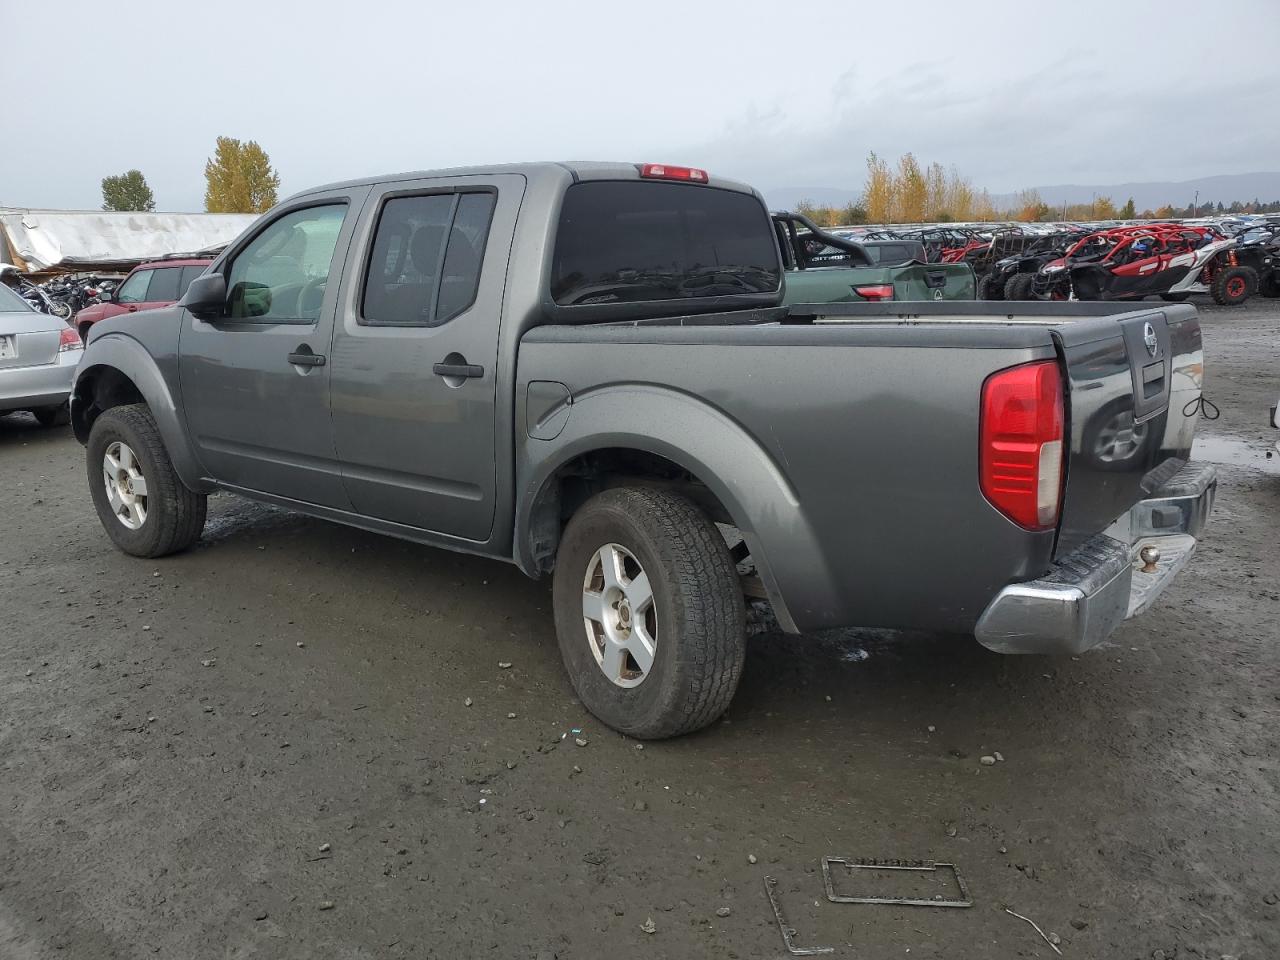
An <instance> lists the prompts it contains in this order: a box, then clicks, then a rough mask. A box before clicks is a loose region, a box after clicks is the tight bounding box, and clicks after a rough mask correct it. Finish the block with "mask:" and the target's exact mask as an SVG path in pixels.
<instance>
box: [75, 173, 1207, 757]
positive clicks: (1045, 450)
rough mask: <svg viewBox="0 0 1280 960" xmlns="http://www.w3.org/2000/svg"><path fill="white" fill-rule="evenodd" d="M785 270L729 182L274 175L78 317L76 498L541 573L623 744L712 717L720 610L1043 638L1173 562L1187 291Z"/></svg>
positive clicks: (721, 690)
mask: <svg viewBox="0 0 1280 960" xmlns="http://www.w3.org/2000/svg"><path fill="white" fill-rule="evenodd" d="M783 274H784V271H783V267H782V262H781V257H780V252H779V249H778V245H777V237H776V234H775V232H774V229H773V224H772V222H771V221H770V218H769V215H768V212H767V210H766V209H765V207H764V205H763V203H762V201H761V199H760V197H759V195H758V194H756V193H755V192H753V191H751V190H750V189H749V188H746V187H743V186H741V185H738V184H734V183H729V182H725V181H720V180H718V179H713V178H709V177H707V175H706V174H705V173H703V172H702V171H696V170H688V169H684V168H671V167H656V168H654V167H650V166H644V167H641V166H636V165H626V164H536V165H520V166H511V167H501V168H483V169H481V168H475V169H464V170H449V171H440V172H432V173H421V174H409V175H403V176H399V177H387V178H378V179H373V180H365V181H356V182H351V183H345V184H338V185H336V186H330V187H324V188H321V189H318V190H314V191H309V192H306V193H303V194H300V195H298V196H296V197H294V198H292V199H290V200H288V201H286V202H285V203H283V204H281V205H280V206H279V207H277V208H276V209H275V210H273V211H271V212H270V213H268V214H266V215H264V217H263V218H262V219H261V220H260V221H259V222H258V223H257V224H255V226H254V227H252V228H251V229H250V230H249V231H247V232H246V233H245V235H244V236H242V237H241V238H239V239H238V240H237V241H236V242H235V243H233V244H231V245H230V246H229V247H228V248H227V250H226V251H225V252H224V253H223V254H222V255H221V256H220V257H219V258H218V260H216V261H215V262H214V263H213V264H212V265H211V266H210V267H209V270H208V272H207V273H206V274H205V275H204V276H202V277H200V278H198V279H197V280H195V281H194V282H193V283H192V285H191V287H190V289H189V290H188V292H187V295H186V297H185V298H184V300H183V301H182V302H181V303H180V304H178V305H177V306H175V307H172V308H167V309H161V310H155V311H149V312H146V313H141V314H137V315H135V316H133V317H130V318H129V320H128V322H127V323H124V322H120V321H116V320H108V321H103V322H102V323H99V324H97V325H95V328H94V331H93V333H92V335H91V338H90V342H89V344H88V346H87V349H86V355H85V358H84V361H83V363H82V364H81V367H80V373H79V375H78V378H77V380H76V385H75V390H74V394H73V399H72V421H73V425H74V428H75V430H76V435H77V437H78V438H79V439H80V440H81V441H82V442H83V443H85V444H86V446H87V471H88V478H89V484H90V491H91V494H92V496H93V499H94V503H95V506H96V508H97V510H98V513H99V516H100V518H101V520H102V522H103V524H104V527H105V529H106V530H107V532H108V533H109V535H110V536H111V538H112V539H113V540H114V541H115V542H116V544H117V545H118V546H120V547H121V548H122V549H123V550H125V551H127V552H129V553H133V554H137V555H143V556H159V555H162V554H165V553H170V552H174V551H176V550H180V549H183V548H184V547H186V546H189V545H190V544H191V543H193V542H194V541H195V540H196V539H197V538H198V537H199V534H200V530H201V527H202V525H203V522H204V511H205V496H206V495H207V494H208V493H210V492H212V491H214V490H217V489H226V490H231V491H235V492H238V493H242V494H245V495H247V496H251V497H255V498H258V499H261V500H265V501H269V502H273V503H277V504H282V505H284V506H287V507H291V508H293V509H297V510H300V511H303V512H306V513H309V514H312V515H314V516H319V517H324V518H328V519H332V520H336V521H339V522H343V523H348V524H352V525H355V526H359V527H363V528H366V529H369V530H375V531H379V532H383V533H387V534H391V535H395V536H399V537H404V538H407V539H411V540H415V541H418V542H422V543H426V544H431V545H434V546H439V547H444V548H447V549H453V550H461V551H466V552H471V553H478V554H484V555H488V556H493V557H497V558H501V559H506V560H509V561H511V562H514V563H516V564H517V565H518V566H519V567H520V568H521V569H522V570H523V571H524V572H526V573H527V574H529V575H531V576H541V575H547V574H550V575H551V576H552V577H553V588H552V589H553V607H554V613H555V622H556V630H557V634H558V637H559V642H560V648H561V653H562V656H563V658H564V661H565V664H566V667H567V669H568V672H569V675H570V678H571V680H572V682H573V685H574V687H575V689H576V691H577V692H578V694H579V696H580V697H581V698H582V700H583V702H584V704H585V705H586V706H587V707H588V708H589V709H590V710H592V711H593V712H594V713H595V714H596V715H597V716H598V717H600V719H601V720H603V721H604V722H605V723H607V724H609V725H611V726H613V727H615V728H616V729H618V730H621V731H624V732H626V733H629V734H632V735H635V736H640V737H662V736H671V735H674V734H678V733H682V732H686V731H689V730H693V729H696V728H698V727H700V726H703V725H705V724H707V723H709V722H711V721H712V720H713V719H715V717H717V716H718V715H719V714H720V713H722V712H723V711H724V709H725V708H726V707H727V705H728V703H729V700H730V698H731V697H732V695H733V691H734V689H735V687H736V684H737V681H738V677H739V674H740V672H741V667H742V662H743V657H744V651H745V643H744V626H745V601H744V596H748V595H749V596H764V597H767V598H768V600H769V602H770V603H771V605H772V608H773V610H774V611H775V613H776V616H777V619H778V621H779V623H780V624H781V625H782V627H783V628H784V629H786V630H788V631H797V632H799V631H809V630H815V629H820V628H825V627H837V626H844V625H876V626H887V627H914V628H924V629H938V630H947V631H970V632H973V633H974V634H975V635H976V636H977V638H978V640H979V641H980V642H982V643H984V644H985V645H987V646H988V647H991V648H992V649H995V650H1001V651H1006V652H1022V653H1069V652H1072V653H1073V652H1078V651H1081V650H1084V649H1086V648H1088V647H1090V646H1092V645H1094V644H1097V643H1099V642H1101V641H1102V640H1103V639H1105V638H1106V637H1107V636H1108V635H1109V634H1110V633H1111V632H1112V631H1113V630H1114V629H1115V627H1116V626H1117V625H1118V624H1119V623H1120V621H1121V620H1122V619H1124V618H1125V617H1126V616H1128V615H1131V614H1135V613H1138V612H1141V610H1142V609H1145V607H1146V606H1147V605H1148V604H1149V603H1150V602H1151V600H1152V599H1153V598H1154V596H1155V595H1156V594H1157V593H1158V592H1159V590H1160V589H1161V588H1162V587H1163V586H1164V585H1165V584H1166V583H1167V582H1168V580H1169V578H1170V577H1171V576H1172V575H1173V573H1175V572H1176V570H1177V569H1178V568H1180V566H1181V565H1182V564H1183V563H1185V562H1186V559H1187V557H1188V556H1189V555H1190V552H1191V549H1192V547H1193V546H1194V542H1195V539H1194V538H1195V537H1196V535H1197V534H1198V533H1199V531H1200V528H1201V526H1202V525H1203V523H1204V520H1205V517H1206V515H1207V513H1208V510H1209V507H1210V505H1211V502H1212V496H1213V492H1214V487H1215V481H1214V475H1213V472H1212V468H1210V467H1199V466H1196V465H1194V464H1191V463H1189V455H1190V450H1191V442H1192V437H1193V433H1194V428H1195V422H1194V420H1193V419H1192V418H1191V416H1190V413H1189V411H1190V410H1192V409H1193V408H1194V406H1195V404H1194V403H1193V401H1194V400H1195V399H1196V398H1197V397H1198V396H1199V393H1200V389H1201V380H1202V375H1203V374H1202V369H1203V368H1202V359H1203V358H1202V353H1201V345H1200V330H1199V324H1198V321H1197V317H1196V313H1195V309H1194V308H1193V307H1191V306H1189V305H1182V304H1170V305H1161V306H1160V307H1159V308H1158V309H1147V310H1141V311H1137V312H1133V313H1122V314H1114V313H1109V312H1108V308H1107V306H1106V305H1104V304H1073V303H1064V304H1048V303H1046V304H1019V305H1018V308H1017V311H1016V312H1011V311H1010V310H1008V309H1006V308H1005V307H1004V306H1002V305H999V304H991V303H976V302H970V303H945V302H944V303H934V302H927V303H892V302H891V303H880V304H860V303H835V304H812V305H792V306H790V307H785V306H780V305H779V304H780V302H781V300H782V298H783V296H784V289H783ZM1116 424H1120V425H1121V426H1126V425H1127V428H1128V429H1127V433H1125V437H1126V438H1127V439H1126V440H1125V442H1123V443H1121V442H1119V441H1117V440H1116V439H1115V437H1116V433H1115V431H1116ZM1121 432H1123V431H1121ZM1144 549H1145V553H1144Z"/></svg>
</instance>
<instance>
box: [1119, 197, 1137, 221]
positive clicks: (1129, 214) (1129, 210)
mask: <svg viewBox="0 0 1280 960" xmlns="http://www.w3.org/2000/svg"><path fill="white" fill-rule="evenodd" d="M1116 216H1118V217H1119V218H1120V219H1121V220H1133V219H1136V218H1137V216H1138V211H1137V209H1136V208H1135V207H1134V205H1133V197H1130V198H1129V199H1128V200H1127V201H1126V202H1125V205H1124V206H1123V207H1121V208H1120V212H1119V213H1118V214H1116Z"/></svg>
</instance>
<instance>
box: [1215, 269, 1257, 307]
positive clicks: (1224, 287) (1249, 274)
mask: <svg viewBox="0 0 1280 960" xmlns="http://www.w3.org/2000/svg"><path fill="white" fill-rule="evenodd" d="M1257 289H1258V271H1256V270H1254V269H1253V268H1252V267H1227V268H1226V269H1225V270H1219V271H1218V275H1217V276H1216V277H1214V278H1213V284H1212V286H1211V287H1210V288H1209V292H1210V293H1212V294H1213V300H1214V302H1215V303H1218V304H1221V305H1222V306H1224V307H1238V306H1239V305H1240V304H1242V303H1244V302H1245V301H1246V300H1248V299H1249V298H1250V297H1251V296H1253V294H1254V291H1256V290H1257Z"/></svg>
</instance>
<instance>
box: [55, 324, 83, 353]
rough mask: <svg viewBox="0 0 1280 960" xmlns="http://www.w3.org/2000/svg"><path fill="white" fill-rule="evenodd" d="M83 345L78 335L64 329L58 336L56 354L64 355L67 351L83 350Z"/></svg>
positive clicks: (69, 329) (66, 328)
mask: <svg viewBox="0 0 1280 960" xmlns="http://www.w3.org/2000/svg"><path fill="white" fill-rule="evenodd" d="M83 349H84V343H83V341H81V339H80V334H78V333H76V332H75V331H74V330H72V329H71V328H70V327H64V328H63V330H62V333H60V334H58V352H59V353H66V352H67V351H68V350H83Z"/></svg>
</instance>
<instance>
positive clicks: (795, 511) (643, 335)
mask: <svg viewBox="0 0 1280 960" xmlns="http://www.w3.org/2000/svg"><path fill="white" fill-rule="evenodd" d="M1053 355H1054V351H1053V346H1052V343H1051V341H1050V338H1049V334H1048V332H1047V331H1046V330H1045V329H1044V328H1034V329H1030V328H1023V329H1018V328H1014V327H1008V328H1001V329H997V330H995V331H988V332H983V331H978V330H974V329H945V328H940V327H933V328H931V327H923V326H909V325H886V326H873V325H858V326H854V325H841V324H831V325H825V326H794V327H789V326H777V325H762V326H748V325H742V326H725V327H687V328H676V327H671V326H655V327H644V326H618V325H610V326H593V327H577V328H569V327H543V328H539V329H536V330H534V331H531V332H530V333H529V334H527V335H526V336H525V337H524V339H523V340H522V342H521V353H520V382H519V384H518V387H517V397H518V398H522V397H523V396H524V394H525V388H526V385H527V383H528V382H529V381H531V380H548V381H559V382H561V383H564V384H565V385H566V386H567V387H568V389H569V391H570V393H571V394H572V396H573V401H572V404H571V407H570V411H571V412H570V413H569V418H568V423H567V425H566V428H565V429H564V431H563V432H562V433H561V434H560V435H559V436H558V437H557V438H555V439H553V440H550V441H543V440H534V439H531V438H530V437H528V435H527V434H525V433H524V432H523V431H522V432H520V433H518V434H517V447H516V457H517V462H516V469H517V491H518V494H519V497H520V499H521V501H523V502H524V503H527V500H528V499H529V498H530V497H532V496H534V495H535V494H536V492H537V489H538V485H539V483H540V478H543V477H545V476H546V475H547V474H548V473H549V471H551V470H554V468H555V466H556V465H557V464H558V463H560V462H563V461H564V460H566V459H568V458H569V457H571V456H572V455H574V453H575V451H580V450H582V449H583V448H584V446H589V445H590V443H591V442H592V440H593V437H598V439H599V443H600V446H601V447H605V446H612V445H615V444H616V443H617V441H618V436H617V434H618V432H619V431H618V424H617V422H616V418H615V417H614V415H613V414H612V413H611V412H610V411H611V409H612V408H611V406H610V402H611V401H610V400H609V398H610V397H612V396H614V395H616V394H618V393H620V392H625V393H628V394H629V395H630V402H631V403H632V404H633V407H634V409H633V411H632V415H631V417H630V419H632V420H633V421H638V422H639V423H641V424H642V425H643V426H642V427H634V426H633V427H629V428H628V431H627V432H628V434H629V435H631V436H634V437H636V440H635V442H636V443H637V444H640V445H644V444H647V445H648V446H647V447H646V448H647V449H652V450H654V451H655V452H663V455H668V456H670V458H671V459H675V460H676V462H677V463H681V465H682V466H685V467H686V469H689V470H691V472H693V473H695V475H698V476H699V479H701V480H702V481H703V482H704V483H706V484H707V485H708V486H709V487H711V488H712V490H713V491H714V492H716V493H717V495H718V496H719V497H720V498H721V500H722V502H723V503H724V504H725V506H726V507H727V508H728V509H729V511H730V513H731V514H732V516H733V518H734V521H735V523H736V524H737V526H739V527H740V528H741V529H742V530H743V531H744V533H746V534H747V538H748V543H749V544H750V545H751V547H752V550H753V554H755V555H756V557H757V559H758V560H760V561H762V573H765V582H766V586H768V587H769V588H770V596H771V599H773V601H774V604H775V606H778V605H779V604H781V605H782V606H783V607H784V608H785V615H783V614H780V620H782V621H783V623H784V625H786V626H789V627H794V628H796V629H799V630H813V629H819V628H824V627H836V626H848V625H865V626H889V627H917V628H927V629H940V630H957V631H967V630H969V629H971V628H972V626H973V624H974V623H975V622H976V620H977V618H978V616H979V615H980V614H981V613H982V610H983V609H984V607H985V606H986V603H987V602H988V601H989V600H990V598H991V597H992V596H993V595H994V594H995V593H996V592H997V591H998V590H999V589H1000V588H1001V587H1003V586H1004V585H1005V584H1007V583H1009V582H1012V581H1015V580H1023V579H1028V578H1031V577H1034V576H1038V575H1040V574H1041V573H1043V571H1044V570H1045V569H1046V567H1047V565H1048V562H1049V557H1050V552H1051V550H1052V545H1053V534H1052V533H1043V534H1032V533H1028V532H1026V531H1024V530H1022V529H1020V528H1018V527H1017V526H1016V525H1014V524H1013V523H1011V522H1010V521H1009V520H1007V519H1006V518H1004V517H1003V516H1002V515H1000V514H999V513H998V512H997V511H996V510H995V509H994V508H993V507H991V505H990V504H988V503H987V501H986V500H985V498H984V497H983V496H982V493H981V491H980V489H979V486H978V416H979V398H980V392H981V386H982V383H983V381H984V380H985V378H986V377H987V376H988V375H989V374H990V373H991V372H993V371H995V370H998V369H1002V368H1004V367H1007V366H1012V365H1014V364H1017V363H1023V362H1027V361H1030V360H1034V359H1043V358H1046V357H1052V356H1053ZM657 394H671V395H674V396H678V397H681V398H683V399H682V402H683V403H684V404H685V405H686V407H684V408H681V407H680V406H678V405H671V404H665V403H658V402H651V401H649V400H647V399H646V396H656V395H657ZM519 402H520V401H518V403H519ZM695 408H705V409H706V410H707V411H709V412H710V414H709V415H708V416H707V417H701V416H695V415H694V414H693V413H692V412H691V411H692V410H693V409H695ZM682 409H683V410H685V411H686V412H683V413H682V412H681V411H682ZM596 411H600V414H597V413H596ZM516 422H517V423H521V422H523V411H522V410H521V409H519V407H518V410H517V417H516ZM690 423H696V424H698V426H697V427H696V428H695V429H692V430H686V429H684V427H685V425H687V424H690ZM704 424H720V425H721V426H719V427H713V426H705V427H704V426H703V425H704ZM735 445H737V446H738V447H740V449H737V450H736V452H735ZM717 446H719V447H720V448H721V449H720V450H712V448H714V447H717ZM664 451H665V452H664ZM708 451H711V452H708ZM760 457H762V458H764V459H765V460H766V461H767V462H768V464H769V465H770V466H771V468H772V469H773V470H774V471H776V474H777V476H778V477H779V478H781V480H782V481H783V485H782V486H781V487H779V488H777V489H774V490H770V489H769V486H768V482H767V475H766V474H760V473H757V472H756V471H755V467H754V463H755V460H756V459H757V458H760ZM682 458H683V459H682ZM712 463H714V464H716V465H717V466H716V470H717V471H718V475H716V476H705V475H701V474H699V473H698V470H697V469H696V467H697V465H700V464H701V465H704V466H705V465H707V464H712ZM735 463H739V464H742V465H743V466H742V467H741V468H740V469H738V468H735V466H734V464H735ZM748 476H750V478H752V479H751V482H745V481H746V479H747V478H748ZM757 477H759V478H760V479H756V478H757ZM521 509H522V505H521V504H518V505H517V516H519V515H520V510H521Z"/></svg>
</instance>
